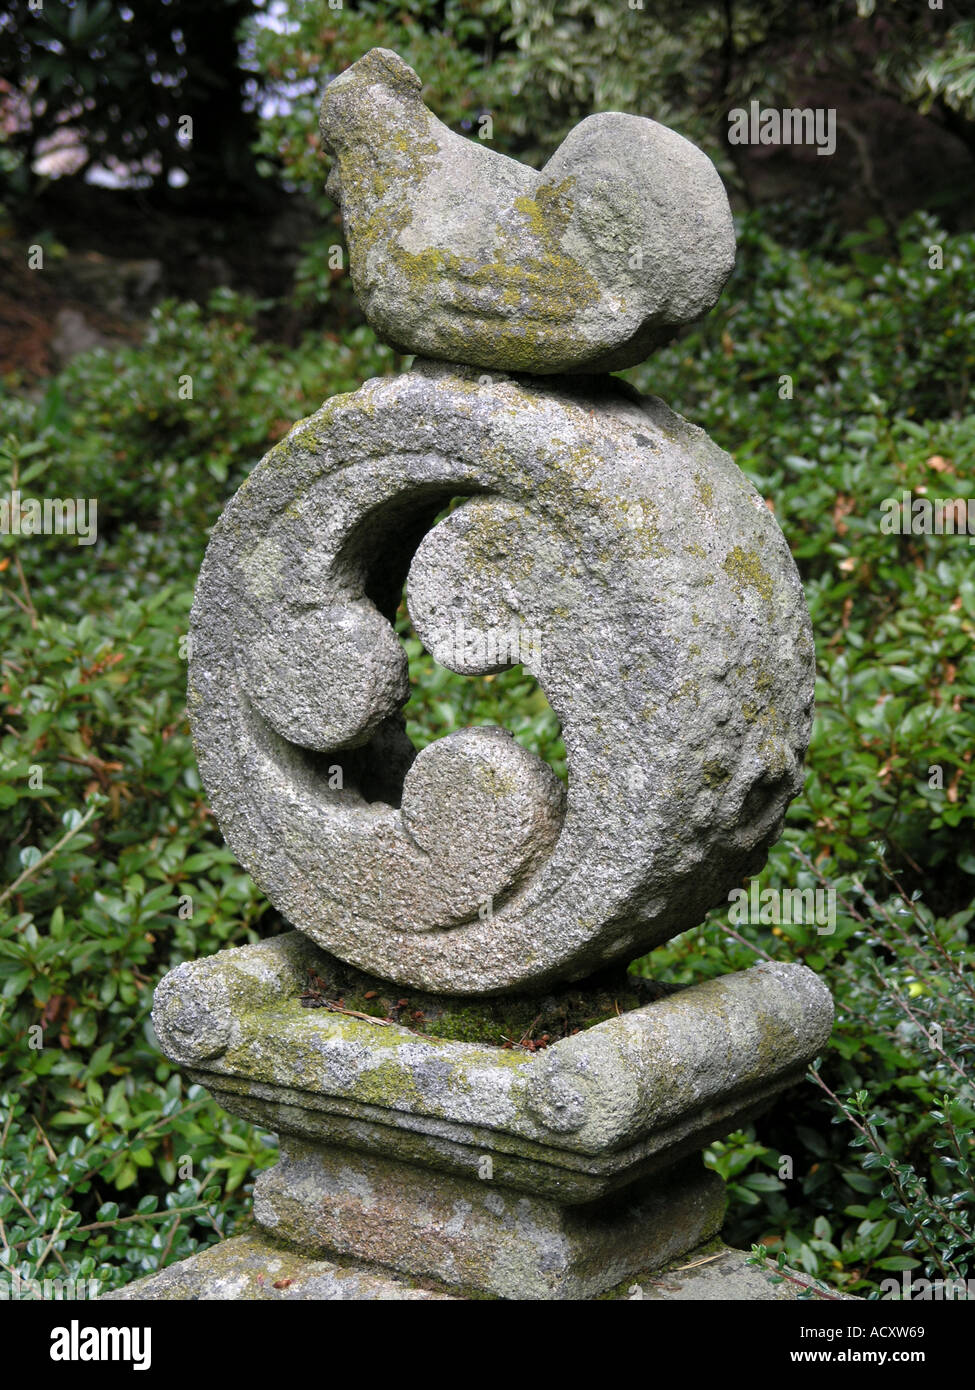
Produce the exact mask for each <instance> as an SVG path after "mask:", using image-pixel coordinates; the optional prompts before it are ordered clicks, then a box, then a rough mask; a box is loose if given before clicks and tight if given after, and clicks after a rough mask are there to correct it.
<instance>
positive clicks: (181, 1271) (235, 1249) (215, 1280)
mask: <svg viewBox="0 0 975 1390" xmlns="http://www.w3.org/2000/svg"><path fill="white" fill-rule="evenodd" d="M453 1297H454V1295H453V1294H450V1293H448V1292H447V1291H446V1289H441V1290H438V1289H426V1288H421V1287H418V1286H417V1285H416V1284H415V1283H414V1281H412V1280H410V1279H406V1278H403V1276H402V1275H399V1274H396V1273H395V1272H393V1271H392V1270H390V1271H388V1272H386V1273H383V1272H381V1271H377V1270H375V1269H369V1268H366V1267H363V1266H362V1265H360V1264H337V1263H336V1262H335V1261H334V1260H325V1259H321V1258H315V1257H313V1256H309V1255H307V1254H303V1253H301V1252H300V1251H298V1250H294V1249H292V1248H290V1247H288V1246H286V1245H282V1244H280V1243H279V1242H278V1241H276V1240H274V1239H272V1238H271V1237H270V1236H267V1235H265V1234H264V1233H263V1232H260V1231H259V1232H256V1233H254V1234H252V1235H245V1236H232V1237H231V1238H230V1240H222V1241H221V1242H220V1243H219V1245H211V1246H209V1247H208V1248H207V1249H206V1250H201V1251H200V1252H199V1253H198V1254H196V1255H190V1256H189V1258H188V1259H185V1260H179V1261H178V1262H177V1263H176V1264H172V1265H170V1266H169V1268H168V1269H164V1270H162V1271H161V1272H160V1273H159V1274H150V1275H147V1276H146V1277H145V1278H144V1279H135V1280H133V1282H132V1283H131V1284H126V1285H125V1287H124V1288H122V1289H116V1290H115V1291H114V1292H113V1293H107V1294H104V1295H103V1296H102V1301H103V1302H109V1301H111V1302H129V1301H132V1302H139V1301H145V1300H148V1299H161V1300H170V1301H174V1300H183V1299H186V1300H193V1301H196V1300H202V1301H205V1302H210V1303H218V1302H219V1303H223V1302H234V1303H236V1302H237V1301H238V1300H240V1299H252V1300H259V1301H262V1302H273V1303H278V1302H282V1301H285V1302H292V1301H294V1300H295V1299H298V1300H301V1301H303V1302H312V1301H315V1302H317V1301H323V1302H346V1301H348V1300H353V1299H354V1300H355V1301H357V1302H361V1301H363V1300H368V1301H378V1302H386V1301H388V1300H393V1299H394V1300H396V1301H399V1302H402V1301H404V1300H405V1301H412V1302H418V1301H419V1302H422V1301H425V1300H428V1299H439V1300H445V1299H446V1300H449V1299H452V1298H453Z"/></svg>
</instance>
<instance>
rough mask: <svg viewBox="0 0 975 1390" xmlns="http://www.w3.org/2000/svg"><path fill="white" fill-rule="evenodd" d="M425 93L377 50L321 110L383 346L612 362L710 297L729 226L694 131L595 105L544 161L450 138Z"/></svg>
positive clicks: (623, 361) (333, 88) (542, 364)
mask: <svg viewBox="0 0 975 1390" xmlns="http://www.w3.org/2000/svg"><path fill="white" fill-rule="evenodd" d="M420 90H421V83H420V79H419V78H418V77H417V75H416V73H415V72H414V71H413V70H412V68H409V67H407V65H406V64H405V63H404V62H403V61H402V59H400V58H399V57H397V55H396V54H395V53H392V52H390V51H389V50H387V49H381V48H377V49H373V50H372V51H371V52H370V53H367V54H366V55H365V57H363V58H360V59H359V61H358V62H357V63H354V64H353V65H352V66H351V67H350V68H347V69H346V71H345V72H343V73H341V74H340V75H339V76H338V77H336V78H334V79H333V80H332V81H331V82H330V83H329V85H328V88H327V89H326V92H325V97H324V100H323V102H322V110H321V131H322V140H323V143H324V145H325V147H326V149H327V150H328V151H329V152H330V153H332V154H333V155H334V157H335V166H334V168H333V172H332V174H331V176H330V178H329V182H328V191H329V193H330V194H331V195H332V196H333V197H335V198H337V199H339V200H340V201H341V205H342V217H343V222H344V225H345V233H346V238H347V241H348V245H349V257H350V266H351V271H352V280H353V285H354V287H355V292H356V294H357V296H358V298H359V301H360V303H361V304H362V306H363V309H364V310H365V313H366V316H367V317H368V319H369V321H370V323H371V324H372V325H373V327H374V328H375V329H376V330H377V331H378V332H379V333H381V334H382V335H383V336H384V337H385V338H387V339H388V340H389V341H390V342H391V343H393V344H395V345H396V346H397V347H399V348H400V349H401V350H403V351H407V352H416V353H420V354H422V355H424V356H427V357H438V358H446V359H447V360H449V361H454V362H463V363H470V364H473V365H476V366H480V367H488V368H496V369H499V370H501V371H517V372H531V373H548V372H572V371H586V372H598V371H616V370H619V369H621V368H623V367H629V366H633V365H635V364H636V363H637V362H640V361H642V360H643V358H644V357H646V356H647V354H648V353H649V352H650V351H652V349H653V348H654V347H656V346H658V345H659V344H660V343H661V342H665V341H666V340H667V339H668V338H670V337H672V336H673V333H674V331H675V329H676V327H677V326H679V325H680V324H682V323H687V322H689V321H691V320H693V319H696V318H700V317H701V316H702V315H703V314H705V313H707V311H708V310H709V309H710V308H711V307H712V305H713V304H714V303H715V302H716V300H717V298H718V295H719V294H720V292H721V288H722V286H723V284H724V282H725V280H726V279H727V277H728V275H729V274H730V272H731V268H732V265H733V264H734V255H735V238H734V228H733V225H732V220H731V211H730V208H729V206H728V199H727V195H726V193H725V190H724V185H723V184H722V182H721V179H720V177H719V176H718V173H717V171H716V170H715V168H714V166H713V164H712V163H711V161H710V160H709V159H708V158H707V156H706V155H705V154H704V153H703V152H702V151H701V150H699V149H698V148H697V147H696V146H695V145H692V144H691V143H690V142H689V141H687V140H685V139H684V138H683V137H682V136H680V135H678V134H677V133H676V132H675V131H672V130H668V129H667V127H666V126H662V125H659V124H658V123H657V122H656V121H651V120H647V119H645V118H643V117H640V116H627V115H622V114H621V113H619V112H605V113H603V114H600V115H596V116H590V117H589V118H588V119H587V120H585V121H583V122H582V123H581V124H580V125H578V126H576V128H575V129H574V130H573V131H572V132H571V133H570V134H569V135H568V136H567V138H566V139H565V140H564V141H563V143H562V144H561V145H560V147H559V149H558V150H557V151H556V152H555V154H554V155H553V156H552V158H551V159H550V160H549V162H548V163H547V164H546V165H545V167H544V169H542V171H541V173H539V172H537V171H536V170H534V169H530V168H529V167H528V166H527V165H524V164H520V163H518V162H517V161H516V160H513V159H509V158H507V157H506V156H505V155H501V154H497V153H496V152H494V151H493V150H491V149H490V148H489V147H488V146H487V145H486V144H485V143H483V142H482V141H480V140H469V139H466V138H464V137H462V136H459V135H455V134H454V133H453V132H452V131H450V130H449V129H448V127H447V126H445V125H444V124H443V123H442V122H441V121H439V120H438V119H437V118H436V116H434V115H433V113H432V112H431V111H429V110H428V109H427V108H426V107H425V106H424V105H423V103H422V102H421V100H420Z"/></svg>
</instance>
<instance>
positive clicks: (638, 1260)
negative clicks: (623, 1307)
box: [254, 1135, 725, 1299]
mask: <svg viewBox="0 0 975 1390" xmlns="http://www.w3.org/2000/svg"><path fill="white" fill-rule="evenodd" d="M486 1163H487V1165H488V1166H487V1167H486V1169H485V1177H484V1179H483V1180H477V1179H473V1180H472V1179H469V1178H463V1177H457V1176H454V1175H448V1174H446V1173H432V1172H431V1171H430V1170H429V1169H423V1168H419V1167H415V1166H414V1165H412V1164H406V1163H400V1162H397V1161H396V1160H391V1159H384V1158H377V1157H374V1156H368V1157H367V1156H365V1155H362V1154H356V1155H351V1154H350V1153H349V1152H348V1151H344V1150H342V1149H335V1148H327V1147H325V1146H323V1145H319V1144H312V1143H308V1142H306V1141H303V1140H300V1139H295V1138H292V1137H288V1136H285V1135H283V1136H282V1138H281V1160H280V1162H279V1163H278V1164H277V1165H276V1166H275V1167H274V1168H271V1169H268V1170H267V1171H265V1172H263V1173H262V1174H261V1175H260V1177H259V1178H258V1180H257V1183H256V1185H255V1191H254V1215H255V1217H256V1219H257V1221H258V1223H259V1224H260V1225H261V1226H263V1227H264V1229H265V1230H266V1231H267V1232H268V1233H269V1234H270V1235H271V1236H273V1237H274V1238H275V1239H282V1240H284V1241H286V1242H287V1243H289V1244H293V1245H296V1246H298V1247H299V1248H301V1249H304V1250H306V1251H325V1252H328V1253H335V1254H338V1255H342V1256H357V1257H359V1258H360V1259H364V1260H367V1261H370V1262H374V1263H376V1264H377V1265H380V1266H385V1267H391V1268H393V1269H396V1270H400V1271H403V1272H407V1273H410V1274H414V1275H419V1276H425V1277H428V1278H433V1279H437V1280H440V1281H442V1282H443V1283H444V1284H447V1285H449V1286H452V1287H454V1288H458V1289H461V1290H463V1289H469V1290H476V1291H478V1292H486V1293H493V1294H496V1295H498V1296H499V1297H501V1298H509V1299H584V1298H592V1297H594V1296H595V1295H596V1294H599V1293H603V1292H604V1291H605V1290H606V1289H609V1288H612V1287H613V1286H614V1285H616V1284H618V1283H619V1282H620V1281H621V1280H624V1279H628V1278H630V1277H631V1276H632V1275H634V1274H636V1273H637V1272H638V1271H640V1270H642V1269H648V1268H655V1267H659V1266H660V1265H663V1264H665V1263H666V1262H667V1261H668V1260H672V1259H674V1258H675V1257H676V1256H678V1255H680V1254H683V1253H684V1252H685V1251H686V1250H688V1249H691V1248H692V1247H693V1246H696V1245H699V1244H700V1243H701V1242H702V1241H704V1240H707V1239H708V1238H709V1237H711V1236H713V1235H714V1234H715V1233H716V1232H717V1231H718V1230H719V1229H720V1227H721V1223H722V1220H723V1218H724V1210H725V1191H724V1183H723V1182H722V1181H721V1179H720V1178H719V1177H718V1176H717V1175H716V1174H715V1173H712V1172H709V1171H708V1170H706V1169H705V1168H704V1167H703V1165H702V1164H701V1161H700V1159H699V1158H694V1159H691V1160H688V1161H686V1162H683V1163H680V1164H677V1165H675V1166H673V1167H672V1168H670V1169H668V1170H667V1172H666V1173H665V1174H662V1175H659V1176H656V1177H652V1178H649V1179H644V1180H643V1181H639V1182H636V1183H633V1184H631V1185H630V1186H629V1187H627V1188H626V1190H625V1192H623V1193H622V1194H615V1195H613V1196H611V1197H608V1198H604V1199H602V1200H600V1201H597V1202H592V1203H587V1204H585V1205H575V1206H565V1205H563V1204H561V1203H558V1202H555V1201H551V1200H548V1199H546V1198H543V1197H535V1196H528V1195H526V1194H524V1193H519V1192H515V1191H512V1190H510V1189H505V1188H501V1187H497V1186H494V1185H492V1182H491V1179H490V1177H489V1176H488V1174H489V1172H490V1160H489V1159H488V1160H486Z"/></svg>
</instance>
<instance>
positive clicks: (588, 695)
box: [188, 362, 814, 994]
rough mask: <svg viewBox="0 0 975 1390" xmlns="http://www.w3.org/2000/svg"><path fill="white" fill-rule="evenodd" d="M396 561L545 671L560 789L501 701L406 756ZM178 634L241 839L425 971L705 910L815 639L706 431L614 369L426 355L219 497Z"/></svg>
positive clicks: (334, 944)
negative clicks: (483, 364) (562, 753)
mask: <svg viewBox="0 0 975 1390" xmlns="http://www.w3.org/2000/svg"><path fill="white" fill-rule="evenodd" d="M587 391H588V392H589V394H586V392H587ZM457 498H468V499H469V500H467V501H465V502H461V503H460V505H455V507H454V509H453V510H452V511H451V512H450V514H449V515H447V516H445V518H444V519H443V520H441V521H439V522H438V523H437V524H435V525H434V522H435V521H436V518H437V517H438V516H439V515H440V514H441V513H443V512H444V511H445V509H446V507H447V504H448V503H449V502H451V500H452V499H457ZM431 528H432V529H431ZM407 575H408V580H407V596H408V603H409V607H410V612H411V614H412V617H413V621H414V624H415V626H416V629H417V632H418V633H419V635H420V636H421V639H422V640H423V641H424V642H425V643H426V645H427V646H428V648H429V650H430V651H431V652H432V654H433V655H434V657H435V658H436V659H437V660H439V661H441V662H443V663H444V664H446V665H448V666H450V667H452V668H453V669H455V670H458V671H462V672H468V673H474V672H477V671H488V670H497V669H503V668H504V667H505V666H507V665H510V664H512V663H514V662H521V663H522V664H523V665H524V666H525V668H526V669H527V670H529V671H530V672H531V673H532V674H533V675H534V676H536V677H537V679H538V681H539V683H540V685H541V686H542V689H543V690H544V692H545V694H546V696H547V698H548V700H549V703H550V704H551V706H552V708H553V710H554V711H555V713H556V715H557V717H558V718H559V720H560V721H561V725H562V731H563V737H564V740H565V745H566V753H567V762H568V788H567V791H566V790H564V789H563V788H562V786H561V784H560V783H559V782H558V781H557V779H556V778H555V776H554V774H553V773H552V772H551V770H550V769H549V768H548V767H547V766H546V765H545V764H544V763H543V762H541V760H540V759H538V758H537V757H535V756H534V755H533V754H530V753H527V752H526V751H525V750H523V749H521V748H519V747H518V746H517V745H516V744H514V743H513V741H512V740H511V739H510V738H508V737H507V736H506V735H505V734H504V733H503V732H500V731H498V730H487V729H483V730H476V729H474V730H471V729H467V730H461V731H459V732H458V733H457V734H454V735H451V736H449V737H448V738H446V739H442V740H439V741H438V742H437V743H434V744H432V745H431V746H430V747H429V748H427V749H426V750H425V751H424V752H423V754H422V755H420V757H419V758H416V757H415V754H414V752H413V750H412V748H411V747H410V745H409V742H408V740H407V739H406V737H405V733H404V731H403V724H402V718H401V716H400V715H399V713H398V706H399V704H400V703H401V702H402V701H403V700H404V699H405V697H406V693H407V688H406V686H405V683H404V680H403V671H404V667H403V660H402V655H401V653H400V651H399V650H398V644H397V641H396V639H395V636H394V634H393V631H392V626H391V619H392V618H393V617H394V615H395V611H396V607H397V605H398V603H399V600H400V595H401V592H402V586H403V581H404V579H405V578H406V577H407ZM191 633H192V643H191V652H192V656H191V662H190V676H189V697H188V703H189V711H190V718H191V722H192V727H193V735H194V740H195V743H196V748H197V754H198V757H199V762H200V769H201V774H202V777H203V781H204V785H205V787H206V790H207V794H208V797H209V800H210V804H211V806H212V808H213V810H214V812H215V814H216V816H217V818H218V820H219V823H220V826H221V829H222V830H223V833H224V835H225V837H226V839H227V842H228V844H229V845H230V847H231V848H232V849H233V851H234V853H235V854H236V855H237V856H238V858H239V859H240V861H241V863H242V864H243V865H244V867H245V868H246V869H247V870H248V872H250V873H251V874H252V876H253V877H254V879H255V881H256V882H257V883H258V885H259V886H260V887H261V888H262V889H263V890H264V891H265V892H266V893H267V895H268V897H269V898H270V899H271V901H272V902H273V903H274V904H275V906H276V907H277V908H279V910H280V911H281V912H282V913H283V914H284V915H285V916H286V917H287V918H288V919H289V920H290V921H291V922H293V923H294V925H295V926H296V927H298V928H299V930H301V931H303V932H305V933H306V934H307V935H308V936H310V937H312V938H313V939H314V940H315V941H316V942H318V943H319V944H320V945H321V946H323V947H324V948H326V949H327V950H329V951H332V952H334V953H335V954H336V955H338V956H340V957H341V958H343V959H344V960H348V961H350V962H352V963H353V964H355V965H357V966H359V967H360V968H362V969H365V970H369V971H371V972H373V973H376V974H379V975H382V976H384V977H386V978H388V979H391V980H395V981H399V982H401V983H403V984H406V985H412V986H414V987H417V988H423V989H429V990H434V991H440V992H451V993H469V994H486V993H492V992H499V991H502V990H509V989H517V988H522V989H526V988H527V989H530V988H533V987H541V986H543V985H545V984H548V983H549V982H551V981H553V980H555V979H558V978H560V977H563V978H577V977H581V976H583V975H585V974H588V973H589V972H591V971H592V970H594V969H596V968H597V967H599V966H601V965H603V964H606V963H608V962H609V961H611V960H613V959H616V958H620V957H631V958H632V957H633V956H635V955H637V954H639V953H640V952H642V951H645V950H647V949H649V948H650V947H652V946H654V945H655V944H657V943H659V942H662V941H665V940H667V939H668V938H669V937H671V936H674V935H676V934H677V933H678V932H681V931H684V930H686V929H687V928H690V927H693V926H696V925H697V924H698V923H699V922H700V921H701V919H702V917H703V916H704V914H705V912H706V911H707V910H708V909H709V908H710V907H712V906H714V905H716V904H717V903H718V902H720V901H722V900H723V899H725V898H726V897H727V894H728V892H729V890H730V889H731V888H732V887H735V886H737V885H738V884H740V882H741V880H742V879H743V878H744V877H745V876H746V875H748V874H751V873H755V872H756V871H757V870H758V869H759V868H760V867H761V865H762V863H763V862H764V860H765V856H766V852H767V850H768V847H769V845H770V844H772V843H773V842H774V840H775V839H776V837H777V836H778V834H779V832H780V830H781V826H782V820H783V816H784V812H785V808H786V806H787V804H788V802H789V800H790V799H791V798H792V797H793V796H794V795H795V794H796V792H797V791H798V789H799V787H800V785H801V781H802V774H801V761H802V757H803V754H804V752H805V748H806V745H807V742H808V737H809V730H810V721H811V711H812V696H813V676H814V667H813V644H812V635H811V632H810V625H809V619H808V614H807V611H806V606H805V602H804V599H803V594H802V589H801V586H800V583H799V577H798V574H797V572H796V569H795V565H794V563H793V561H792V557H791V555H790V553H789V549H788V546H787V545H786V542H785V539H784V537H783V536H782V533H781V532H780V530H779V528H778V526H777V525H776V522H775V519H774V517H773V516H772V515H771V514H770V512H769V511H768V509H767V508H766V506H765V505H764V503H763V501H762V499H761V497H760V496H759V495H758V494H757V493H756V491H755V489H754V488H753V487H752V486H751V484H750V483H749V482H748V481H747V480H746V479H745V477H744V476H743V474H742V473H741V472H740V471H739V470H738V469H737V468H736V467H735V464H734V463H733V461H732V460H731V459H730V458H729V457H728V455H727V454H725V453H723V452H722V451H721V450H720V449H718V448H717V447H716V446H715V445H714V444H713V443H712V442H711V441H710V440H709V439H708V437H707V435H705V434H704V433H703V431H701V430H699V429H696V428H694V427H693V426H691V425H689V424H688V423H687V422H686V421H684V420H682V419H681V418H680V417H679V416H677V415H675V414H674V413H673V412H672V411H670V410H669V409H668V408H667V407H666V406H665V405H664V404H663V403H662V402H660V401H658V400H655V399H653V398H646V399H645V398H641V397H638V396H636V394H635V393H633V392H631V391H630V390H629V388H626V387H624V386H623V385H622V384H621V383H619V382H614V381H612V380H610V379H605V380H604V381H603V382H601V383H599V382H597V383H595V384H592V385H590V386H588V387H586V388H584V389H580V386H579V383H578V382H575V383H574V384H573V386H572V388H571V394H570V393H569V391H568V390H567V389H564V388H563V387H561V386H560V383H559V382H558V381H556V380H549V381H547V382H545V383H539V382H537V381H536V382H532V383H527V382H525V381H523V380H522V381H514V380H507V379H503V378H497V379H494V380H491V381H485V380H484V379H483V378H481V379H478V376H477V374H476V373H474V372H464V371H462V370H461V369H457V368H448V367H445V366H441V365H438V364H433V363H429V362H421V363H418V364H417V365H416V366H415V367H414V369H413V370H412V371H411V372H409V373H407V374H406V375H404V376H400V377H393V378H382V379H378V380H375V381H370V382H367V383H366V384H365V385H364V386H363V387H362V388H361V389H360V390H359V391H357V392H355V393H354V394H352V395H344V396H338V397H335V398H334V399H333V400H331V401H329V402H328V403H327V404H326V405H325V406H323V407H322V409H321V410H320V411H318V412H317V413H316V414H315V415H313V416H311V417H310V418H309V419H307V420H304V421H302V422H300V423H299V424H298V425H296V426H295V427H294V429H293V430H292V431H291V433H290V434H289V435H288V437H287V438H286V439H285V440H283V441H282V442H281V443H280V444H279V445H277V446H276V447H275V448H274V449H272V450H271V452H270V453H269V454H268V455H267V457H266V458H265V459H264V460H263V462H262V463H261V464H260V465H259V466H258V467H257V468H256V469H255V470H254V472H253V473H252V474H251V476H250V477H249V478H248V479H247V481H246V483H245V484H244V485H243V486H242V487H241V489H240V491H239V492H238V493H237V495H236V496H235V497H234V498H233V499H232V500H231V502H230V503H229V504H228V506H227V508H226V510H225V511H224V513H223V516H222V517H221V518H220V521H219V522H218V524H217V526H216V527H215V528H214V532H213V535H212V538H211V540H210V544H209V547H208V549H207V554H206V558H205V561H204V564H203V567H202V570H201V573H200V578H199V583H198V585H197V591H196V598H195V602H194V606H193V615H192V623H191ZM414 759H415V762H414Z"/></svg>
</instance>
